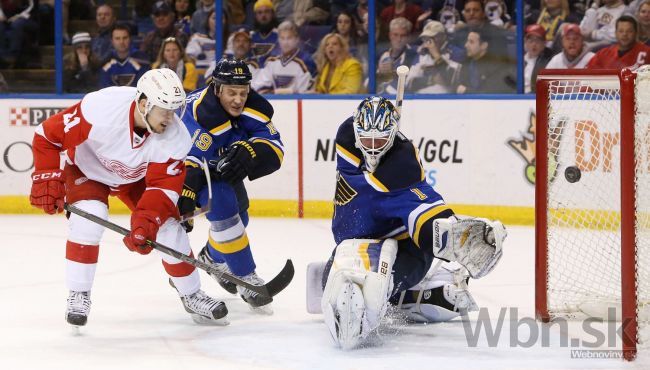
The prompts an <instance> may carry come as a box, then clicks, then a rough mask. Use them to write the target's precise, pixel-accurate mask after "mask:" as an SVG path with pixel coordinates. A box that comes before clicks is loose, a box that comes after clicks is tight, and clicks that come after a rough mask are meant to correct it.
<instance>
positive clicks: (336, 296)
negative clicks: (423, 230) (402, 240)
mask: <svg viewBox="0 0 650 370" xmlns="http://www.w3.org/2000/svg"><path fill="white" fill-rule="evenodd" d="M396 256H397V241H395V240H394V239H387V240H384V241H380V240H370V239H352V240H344V241H343V242H341V244H339V245H338V247H337V248H336V253H335V255H334V263H333V264H332V268H331V269H330V272H329V275H328V278H327V283H326V284H325V289H324V291H323V298H322V300H321V309H322V312H323V314H324V319H325V324H326V325H327V327H328V329H329V331H330V334H331V335H332V338H333V339H334V342H335V343H336V344H337V345H338V346H339V347H341V348H343V349H350V348H354V347H356V346H357V345H359V344H360V343H361V342H362V341H363V340H364V339H365V338H366V337H367V336H368V334H370V333H371V332H372V331H374V330H375V329H376V328H377V327H378V326H379V322H380V320H381V319H382V318H383V316H384V315H385V313H386V308H387V305H388V297H389V294H390V292H391V289H392V267H393V264H394V262H395V258H396Z"/></svg>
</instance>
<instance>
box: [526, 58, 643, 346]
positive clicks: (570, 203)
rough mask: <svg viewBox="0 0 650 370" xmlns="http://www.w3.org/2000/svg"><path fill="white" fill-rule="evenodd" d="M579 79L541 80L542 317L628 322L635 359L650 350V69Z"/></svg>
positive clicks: (551, 75)
mask: <svg viewBox="0 0 650 370" xmlns="http://www.w3.org/2000/svg"><path fill="white" fill-rule="evenodd" d="M568 73H572V74H568ZM575 73H576V72H575V71H546V72H545V73H544V74H543V75H541V76H540V77H539V82H538V90H537V149H536V150H537V171H536V175H537V179H536V243H537V246H536V253H537V257H536V258H537V261H536V266H537V268H536V311H537V315H538V317H539V318H540V319H542V320H545V321H547V320H550V319H553V318H555V317H558V316H563V317H566V318H572V317H578V316H580V315H586V316H590V317H598V318H602V319H605V320H608V319H609V320H613V319H617V320H622V318H626V320H622V322H623V324H622V325H623V326H624V331H625V333H626V335H624V338H623V349H624V354H625V356H626V358H628V359H631V358H633V357H634V356H635V355H636V351H637V347H638V348H645V347H650V345H649V344H650V337H648V327H649V326H648V324H649V321H648V320H649V316H650V313H649V310H650V213H649V212H650V174H649V172H650V151H649V149H648V148H649V145H650V130H649V128H650V70H639V71H638V72H636V73H632V72H629V71H626V72H623V73H621V74H619V73H618V72H612V71H609V72H607V71H605V72H602V73H601V72H593V71H582V72H577V73H579V74H575ZM624 76H626V77H625V78H624ZM621 122H623V123H626V124H627V126H625V125H621ZM622 128H623V132H622V131H621V129H622ZM630 128H633V129H630ZM622 164H623V167H622ZM622 287H623V288H622ZM626 336H627V338H626Z"/></svg>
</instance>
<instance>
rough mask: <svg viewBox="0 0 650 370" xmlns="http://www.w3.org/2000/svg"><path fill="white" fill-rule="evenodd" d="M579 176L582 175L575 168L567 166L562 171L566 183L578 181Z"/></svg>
mask: <svg viewBox="0 0 650 370" xmlns="http://www.w3.org/2000/svg"><path fill="white" fill-rule="evenodd" d="M581 176H582V173H581V172H580V169H579V168H578V167H576V166H569V167H567V168H566V169H565V170H564V177H565V178H566V181H568V182H570V183H574V182H578V181H580V177H581Z"/></svg>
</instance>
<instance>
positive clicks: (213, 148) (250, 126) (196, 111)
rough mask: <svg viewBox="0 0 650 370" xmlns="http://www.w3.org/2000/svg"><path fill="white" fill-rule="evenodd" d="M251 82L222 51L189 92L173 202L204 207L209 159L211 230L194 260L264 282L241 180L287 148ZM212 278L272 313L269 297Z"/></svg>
mask: <svg viewBox="0 0 650 370" xmlns="http://www.w3.org/2000/svg"><path fill="white" fill-rule="evenodd" d="M250 81H251V73H250V71H249V70H248V67H247V65H246V63H245V62H244V61H242V60H238V59H234V58H232V57H224V58H223V59H221V60H220V61H219V62H218V63H217V65H216V67H215V70H214V72H213V74H212V82H211V83H210V84H209V85H208V86H207V87H205V88H203V89H200V90H196V91H194V92H192V93H191V94H190V95H189V96H188V99H187V101H188V104H187V107H188V108H187V110H186V113H185V114H184V116H183V122H184V123H185V125H186V126H187V128H188V131H189V132H190V134H192V135H193V138H194V145H193V147H192V149H191V151H190V153H189V154H188V157H187V162H186V167H187V176H186V180H185V186H184V188H183V193H182V195H181V197H180V199H179V202H178V206H179V209H180V212H181V214H187V213H191V212H192V211H194V209H195V207H196V206H197V205H198V206H204V205H206V202H207V199H208V189H207V186H206V185H207V183H206V177H205V175H204V172H203V169H202V167H203V164H202V162H203V159H205V160H206V161H209V163H210V164H209V167H210V174H211V186H212V192H213V198H212V204H211V207H210V211H209V212H208V213H207V215H206V217H207V219H208V220H209V221H210V231H209V235H208V242H207V243H206V246H205V247H204V248H203V249H202V250H201V252H200V253H199V256H198V259H199V260H201V261H203V262H206V263H210V264H212V265H214V266H215V267H217V268H218V269H219V270H221V271H224V272H228V273H232V274H234V275H236V276H238V277H241V278H242V279H243V280H244V281H246V282H249V283H251V284H254V285H262V284H264V281H263V280H262V279H261V278H260V277H259V276H257V274H256V272H255V267H256V266H255V261H254V260H253V255H252V252H251V247H250V243H249V241H248V236H247V234H246V225H247V224H248V213H247V210H248V196H247V193H246V188H245V187H244V184H243V180H244V179H245V178H247V177H248V179H249V180H255V179H257V178H260V177H262V176H266V175H268V174H270V173H272V172H274V171H276V170H278V169H279V168H280V165H281V164H282V159H283V156H284V148H283V146H282V142H281V141H280V134H279V133H278V131H277V130H276V129H275V127H274V126H273V123H272V122H271V118H272V117H273V107H272V106H271V104H270V103H269V102H268V101H267V100H266V99H265V98H263V97H262V96H261V95H259V94H257V93H256V92H255V91H253V90H252V89H251V88H250ZM192 227H193V225H192V223H191V221H190V222H188V223H186V229H187V231H188V232H189V231H191V229H192ZM213 277H214V276H213ZM215 279H216V280H217V282H219V284H220V285H221V286H222V287H223V288H224V289H226V290H227V291H228V292H230V293H233V294H235V293H237V292H239V295H240V296H241V297H242V298H243V299H244V301H246V302H247V303H248V304H249V305H250V307H251V308H252V309H253V310H254V311H256V312H260V313H266V314H271V313H272V312H273V311H272V309H271V306H270V303H271V301H272V298H270V297H264V296H262V295H259V294H256V293H255V292H252V291H250V290H248V289H245V288H243V287H240V286H235V285H234V284H232V283H230V282H227V281H225V280H221V279H218V278H216V277H215Z"/></svg>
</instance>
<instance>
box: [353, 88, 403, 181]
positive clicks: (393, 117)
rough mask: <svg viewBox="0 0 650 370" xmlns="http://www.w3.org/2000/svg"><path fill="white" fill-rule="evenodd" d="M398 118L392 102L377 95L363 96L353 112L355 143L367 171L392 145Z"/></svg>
mask: <svg viewBox="0 0 650 370" xmlns="http://www.w3.org/2000/svg"><path fill="white" fill-rule="evenodd" d="M399 118H400V117H399V113H397V110H396V109H395V106H394V105H393V103H391V102H390V101H389V100H387V99H385V98H382V97H379V96H372V97H369V98H365V99H364V100H363V101H362V102H361V104H359V106H358V107H357V110H356V111H355V112H354V138H355V145H356V147H357V148H359V149H360V150H361V152H362V153H363V157H364V159H365V162H366V168H367V169H368V171H370V172H374V171H375V169H377V166H378V165H379V160H380V159H381V157H382V156H383V155H385V154H386V152H388V150H389V149H390V148H391V147H392V146H393V141H394V140H395V135H396V134H397V131H398V127H397V125H398V122H399Z"/></svg>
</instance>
